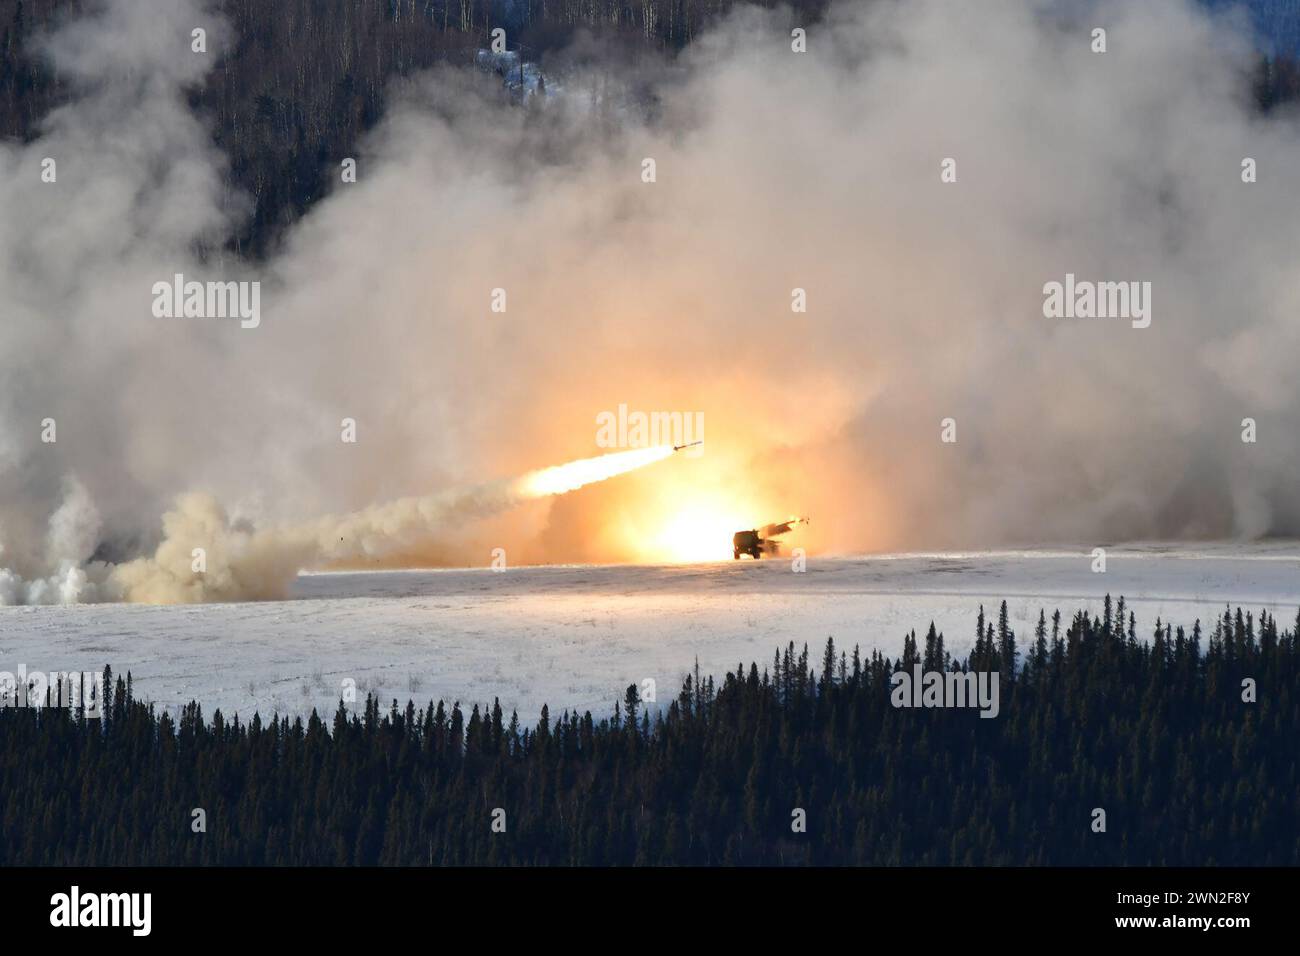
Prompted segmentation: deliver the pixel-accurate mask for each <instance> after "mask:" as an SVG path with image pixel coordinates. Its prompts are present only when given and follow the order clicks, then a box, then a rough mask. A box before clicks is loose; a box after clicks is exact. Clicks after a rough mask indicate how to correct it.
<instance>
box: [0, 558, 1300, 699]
mask: <svg viewBox="0 0 1300 956" xmlns="http://www.w3.org/2000/svg"><path fill="white" fill-rule="evenodd" d="M1107 592H1109V593H1111V594H1112V595H1115V596H1118V595H1120V594H1123V595H1125V596H1126V598H1127V599H1128V601H1129V603H1130V606H1131V607H1132V608H1133V610H1134V611H1135V612H1136V614H1137V618H1138V630H1139V633H1140V634H1141V635H1143V636H1145V635H1147V634H1149V633H1150V631H1151V628H1152V626H1153V624H1154V622H1155V619H1156V617H1157V616H1160V617H1162V618H1163V619H1165V620H1167V621H1170V620H1171V621H1173V622H1174V623H1175V624H1185V625H1187V626H1188V627H1190V626H1191V624H1192V621H1193V620H1195V619H1196V618H1198V617H1199V618H1200V619H1201V620H1202V621H1203V622H1204V621H1207V620H1209V619H1210V618H1212V617H1213V616H1215V615H1216V614H1221V613H1222V611H1223V608H1224V605H1225V604H1228V603H1231V604H1233V605H1237V604H1241V605H1243V606H1245V607H1246V608H1247V609H1251V610H1255V611H1256V612H1258V609H1260V608H1262V607H1263V608H1268V609H1269V610H1270V612H1272V613H1275V614H1276V615H1277V617H1278V620H1279V622H1281V623H1284V624H1285V625H1286V626H1290V624H1291V622H1292V621H1293V620H1294V618H1295V614H1296V607H1297V603H1298V602H1300V545H1297V544H1296V543H1293V542H1288V543H1268V544H1258V545H1221V546H1210V547H1198V548H1196V549H1195V550H1190V549H1186V548H1180V547H1163V546H1149V547H1141V548H1128V549H1112V550H1111V551H1110V552H1109V554H1108V561H1107V570H1106V573H1104V574H1094V573H1093V572H1092V570H1091V558H1090V555H1089V554H1088V552H1087V551H1086V550H1085V549H1080V550H1079V551H1077V552H1065V551H1052V552H1048V551H1025V552H995V553H969V554H954V553H949V554H932V555H919V554H918V555H885V556H875V557H869V558H838V559H830V558H820V559H819V558H816V557H814V558H811V559H810V560H809V562H808V568H807V572H806V573H804V574H795V573H792V572H791V570H790V564H789V562H788V561H785V560H776V561H763V562H750V561H748V560H746V561H741V562H730V561H728V562H726V563H724V564H704V565H686V566H668V567H548V568H519V569H511V570H508V571H505V572H501V573H495V572H492V571H490V570H487V569H482V570H478V569H475V570H437V571H399V572H367V573H355V574H315V575H304V576H302V577H300V578H299V579H298V582H297V584H296V587H295V599H294V600H290V601H281V602H272V603H260V604H214V605H202V606H183V607H151V606H142V605H78V606H71V607H12V608H9V607H6V608H0V670H6V671H10V672H16V671H17V669H18V666H19V665H20V664H25V665H26V667H27V669H28V670H42V671H53V670H83V669H84V670H91V669H93V670H98V669H101V668H102V667H103V666H104V665H105V664H111V665H112V666H113V669H114V671H116V672H125V671H127V670H130V671H131V672H132V674H133V675H134V678H135V688H136V692H137V694H138V695H140V696H143V697H146V698H148V699H151V700H154V701H156V702H157V703H158V704H159V705H160V706H165V707H169V708H178V707H179V706H181V705H182V704H183V703H184V702H186V701H188V700H189V699H191V698H195V699H197V700H199V701H200V703H202V704H203V708H204V712H205V713H207V714H210V713H211V712H212V709H213V708H214V707H217V706H219V707H220V708H221V709H222V710H223V712H225V713H226V714H227V715H229V714H230V713H232V712H238V713H239V714H240V715H241V716H244V717H248V716H251V714H252V712H253V710H254V709H258V710H260V711H261V712H262V713H263V714H268V713H270V712H272V711H279V712H280V713H286V712H287V713H308V712H310V710H311V709H312V708H313V707H316V708H318V709H320V710H321V711H322V712H323V713H326V714H332V713H333V711H334V709H335V707H336V706H337V701H338V697H339V690H340V687H341V681H342V680H343V679H344V678H351V679H353V680H355V681H356V683H357V687H358V689H359V691H360V693H361V695H362V697H364V693H365V692H366V691H367V690H369V691H374V692H377V693H379V695H380V697H381V699H382V700H384V701H385V703H387V702H388V701H389V700H390V699H391V698H394V697H396V698H398V699H399V700H400V701H401V702H402V703H405V701H406V700H407V698H408V697H413V698H414V699H415V700H416V702H417V704H420V703H424V702H427V701H428V700H430V699H433V700H437V699H438V698H445V699H446V700H447V701H448V703H450V702H451V701H453V700H459V701H461V702H462V704H463V705H466V706H468V705H469V704H471V703H474V702H478V703H484V702H486V703H488V704H490V703H491V701H492V698H493V697H497V696H499V697H500V698H501V703H502V706H503V707H504V708H505V710H506V713H507V714H508V713H509V712H510V710H511V709H512V708H518V711H519V715H520V718H521V719H524V720H530V721H531V720H533V719H535V717H536V715H537V713H538V711H540V709H541V705H542V704H543V703H548V704H549V705H550V707H551V710H552V712H554V713H558V712H559V711H561V710H563V709H565V708H574V707H577V708H578V709H579V710H586V709H590V710H591V711H592V713H593V715H595V716H601V715H604V714H605V713H607V712H608V711H609V710H610V709H612V707H613V702H614V700H615V697H616V696H621V690H620V689H621V688H625V687H626V686H627V685H628V684H629V683H632V682H637V683H640V682H641V681H642V680H644V679H645V678H647V677H650V678H654V679H655V680H656V682H657V685H658V695H659V698H660V700H667V699H670V698H671V697H672V696H673V695H675V694H676V692H677V690H678V689H679V687H680V681H681V678H682V677H683V676H684V674H685V673H686V670H687V669H688V668H689V667H690V665H691V664H692V662H693V661H694V660H695V659H696V658H697V657H698V659H699V662H700V668H701V670H702V671H703V672H711V673H714V674H715V675H721V674H722V673H723V672H724V671H725V670H728V669H734V668H735V666H736V665H737V664H738V663H740V662H741V661H744V662H745V663H746V664H748V662H750V661H757V662H758V664H759V668H760V669H762V668H763V667H764V666H765V665H770V663H771V660H772V652H773V650H774V649H775V648H776V647H777V646H778V645H784V644H785V643H786V642H788V641H794V642H795V644H796V646H802V645H803V643H804V642H807V643H808V644H809V646H810V649H811V652H812V654H813V656H814V657H817V656H819V654H820V651H821V649H822V647H823V645H824V643H825V640H826V637H827V636H828V635H831V636H834V638H835V642H836V645H837V646H841V647H846V648H851V647H852V646H853V645H854V644H855V643H856V644H859V645H861V646H862V647H863V649H864V650H868V649H869V648H871V647H873V646H880V647H881V649H882V650H883V651H885V652H886V653H888V654H890V655H894V654H897V653H898V651H899V649H900V646H901V643H902V636H903V633H904V632H905V631H906V630H910V629H912V628H915V629H916V630H917V631H918V632H919V633H923V632H924V629H925V628H926V627H928V625H929V623H930V621H931V620H934V621H935V623H936V624H937V625H938V627H939V628H940V629H941V630H942V631H944V633H945V640H946V642H947V645H948V647H949V648H950V649H951V650H953V651H954V652H964V651H965V650H966V649H967V648H968V647H969V645H970V643H971V639H972V637H973V634H974V621H975V615H976V613H977V611H978V608H979V605H980V604H981V603H983V604H984V605H985V606H986V608H988V609H990V610H991V611H992V612H994V613H995V612H996V607H997V602H999V601H1001V600H1002V599H1003V598H1005V599H1006V600H1007V602H1008V608H1009V610H1010V612H1011V618H1012V621H1013V626H1014V627H1015V628H1016V631H1017V634H1018V635H1020V636H1021V637H1022V638H1023V637H1026V636H1028V635H1029V634H1030V633H1031V632H1032V629H1033V625H1034V623H1035V622H1036V621H1037V618H1038V610H1039V608H1040V607H1041V608H1046V610H1047V613H1048V616H1049V617H1050V616H1051V612H1052V609H1053V608H1056V607H1060V608H1061V611H1062V614H1063V615H1064V616H1067V617H1068V616H1069V615H1070V613H1071V612H1072V611H1073V610H1074V609H1077V608H1079V607H1084V606H1086V607H1089V608H1092V609H1097V608H1099V607H1100V602H1101V598H1102V597H1103V596H1104V594H1106V593H1107Z"/></svg>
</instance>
